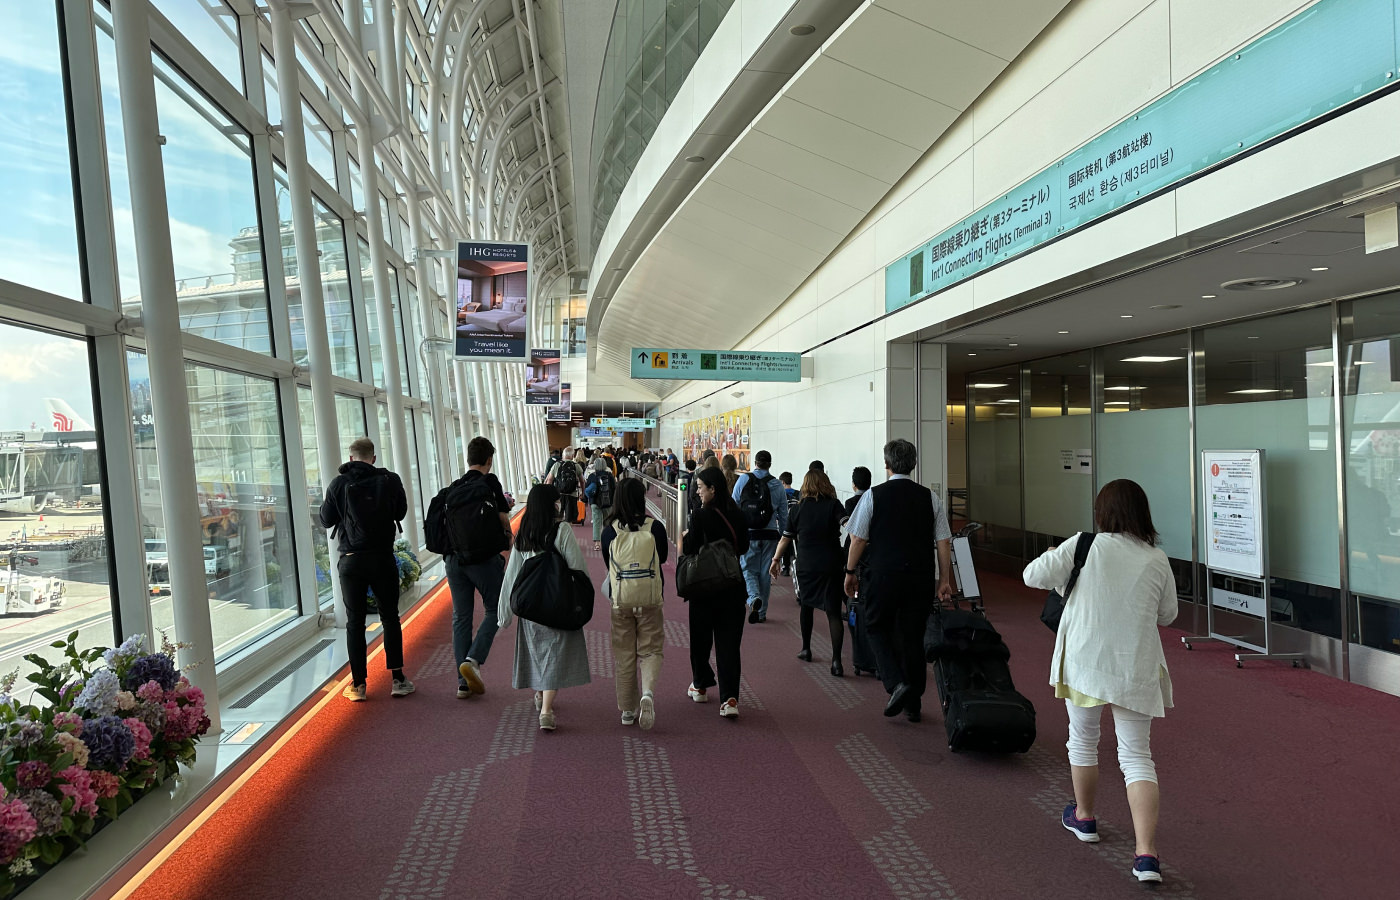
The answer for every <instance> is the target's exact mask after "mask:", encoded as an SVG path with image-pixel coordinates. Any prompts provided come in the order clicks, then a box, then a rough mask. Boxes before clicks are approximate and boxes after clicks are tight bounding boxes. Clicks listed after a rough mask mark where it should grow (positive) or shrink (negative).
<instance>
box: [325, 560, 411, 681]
mask: <svg viewBox="0 0 1400 900" xmlns="http://www.w3.org/2000/svg"><path fill="white" fill-rule="evenodd" d="M337 568H338V569H339V571H340V592H341V595H342V596H343V597H344V598H345V613H346V618H347V619H348V620H349V621H348V622H347V623H346V626H345V649H346V652H347V653H349V654H350V676H351V679H352V680H353V681H354V682H355V684H364V683H365V678H366V671H365V669H366V667H367V664H366V662H365V658H366V656H367V652H366V642H365V615H366V613H367V612H368V608H367V606H366V604H365V600H366V598H367V596H368V593H369V591H370V589H371V588H372V589H373V590H374V599H375V602H376V603H377V604H378V605H379V621H380V622H381V623H382V624H383V626H384V664H385V667H386V668H388V669H390V670H393V669H402V668H403V629H402V627H401V626H400V625H399V570H398V566H397V565H395V563H394V554H393V551H392V550H383V551H364V550H360V551H356V552H352V553H346V554H342V555H341V557H340V562H339V563H338V564H337Z"/></svg>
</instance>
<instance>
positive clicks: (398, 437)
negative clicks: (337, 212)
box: [345, 3, 419, 548]
mask: <svg viewBox="0 0 1400 900" xmlns="http://www.w3.org/2000/svg"><path fill="white" fill-rule="evenodd" d="M345 25H346V27H347V28H348V29H349V30H350V34H351V36H352V37H354V38H355V39H357V40H358V39H359V38H360V32H361V30H362V29H361V24H360V7H359V5H358V4H354V3H351V4H348V5H347V6H346V8H345ZM353 91H354V98H355V103H356V104H357V105H358V106H359V107H360V108H361V109H363V110H365V111H366V114H368V113H369V111H370V110H371V109H372V108H373V104H372V101H371V100H370V94H369V91H368V90H367V89H366V88H365V84H364V82H363V81H361V80H360V79H359V78H358V77H356V78H354V88H353ZM355 152H356V155H357V156H359V161H360V176H361V177H362V178H363V179H364V185H363V187H364V192H365V231H366V235H367V237H368V238H369V265H370V274H371V278H372V281H373V283H374V305H375V310H376V318H377V319H378V321H379V346H380V356H381V357H382V359H383V363H384V393H385V397H384V399H385V401H387V404H388V407H389V445H390V446H391V447H392V448H393V450H394V465H395V467H397V469H398V476H399V478H400V479H401V480H402V481H403V489H404V494H405V495H407V497H408V515H407V516H405V518H404V536H405V537H407V538H408V542H409V543H410V544H412V545H413V546H414V547H415V548H416V547H418V546H419V541H418V514H417V508H418V504H417V499H416V498H417V496H418V495H417V493H416V492H417V486H416V485H415V484H414V483H413V470H412V469H410V468H409V465H408V461H409V459H410V453H409V441H408V425H407V423H408V412H407V410H405V409H404V405H403V395H404V390H403V385H404V378H405V377H406V375H407V373H405V372H403V371H401V370H400V369H399V360H400V358H401V357H400V356H399V339H398V335H397V334H396V333H395V330H394V321H395V319H394V317H395V316H397V315H398V310H396V309H394V303H393V299H392V297H393V291H394V286H393V285H391V284H390V282H389V264H388V262H387V261H386V260H385V258H384V240H385V235H384V220H383V219H382V218H381V217H380V214H379V204H380V194H379V167H378V166H376V165H375V164H374V121H373V118H371V120H370V121H368V122H356V123H355ZM404 338H405V340H408V339H409V334H408V332H407V331H405V332H404ZM371 409H373V410H374V412H375V414H376V415H377V414H378V408H377V407H371ZM383 437H384V436H383V435H380V439H381V440H382V439H383Z"/></svg>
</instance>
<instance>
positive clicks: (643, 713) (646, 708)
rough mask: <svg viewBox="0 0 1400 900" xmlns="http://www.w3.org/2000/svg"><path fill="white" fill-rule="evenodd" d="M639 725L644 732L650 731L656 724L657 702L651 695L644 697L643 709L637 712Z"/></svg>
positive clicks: (644, 695)
mask: <svg viewBox="0 0 1400 900" xmlns="http://www.w3.org/2000/svg"><path fill="white" fill-rule="evenodd" d="M637 724H638V725H640V726H641V727H642V730H643V731H650V730H651V726H653V725H655V724H656V701H655V700H653V699H652V697H651V694H649V693H647V694H643V695H642V703H641V709H640V710H638V711H637Z"/></svg>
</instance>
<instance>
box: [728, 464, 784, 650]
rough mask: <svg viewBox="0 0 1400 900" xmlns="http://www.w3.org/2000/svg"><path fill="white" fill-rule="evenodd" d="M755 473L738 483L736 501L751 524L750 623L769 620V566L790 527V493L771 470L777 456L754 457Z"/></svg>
mask: <svg viewBox="0 0 1400 900" xmlns="http://www.w3.org/2000/svg"><path fill="white" fill-rule="evenodd" d="M753 462H754V470H753V471H752V472H745V473H744V474H743V475H740V476H739V480H738V481H736V482H735V483H734V502H735V503H737V504H739V511H740V512H742V513H743V514H744V518H745V519H746V520H748V523H749V551H748V552H747V553H745V554H744V582H745V584H747V585H748V588H749V624H750V625H756V624H757V623H759V622H766V621H768V594H769V591H770V590H771V589H772V587H773V575H772V573H771V572H770V571H769V566H770V565H771V564H772V562H773V554H774V553H775V552H777V549H778V538H779V537H780V536H781V535H782V533H783V530H784V529H786V528H787V518H788V504H787V493H786V492H785V491H784V490H783V484H782V482H780V481H779V480H778V479H776V478H774V477H773V475H772V474H771V473H770V472H769V471H768V467H769V466H771V465H772V464H773V456H772V454H770V453H769V452H768V451H767V450H760V451H758V452H757V453H755V454H754V455H753Z"/></svg>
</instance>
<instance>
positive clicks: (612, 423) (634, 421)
mask: <svg viewBox="0 0 1400 900" xmlns="http://www.w3.org/2000/svg"><path fill="white" fill-rule="evenodd" d="M588 424H589V425H591V426H593V427H594V428H607V429H611V430H612V431H646V430H647V429H648V428H655V427H656V420H655V419H638V418H631V417H627V418H619V419H609V418H605V417H603V416H594V417H593V418H592V419H591V420H590V421H589V423H588Z"/></svg>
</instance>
